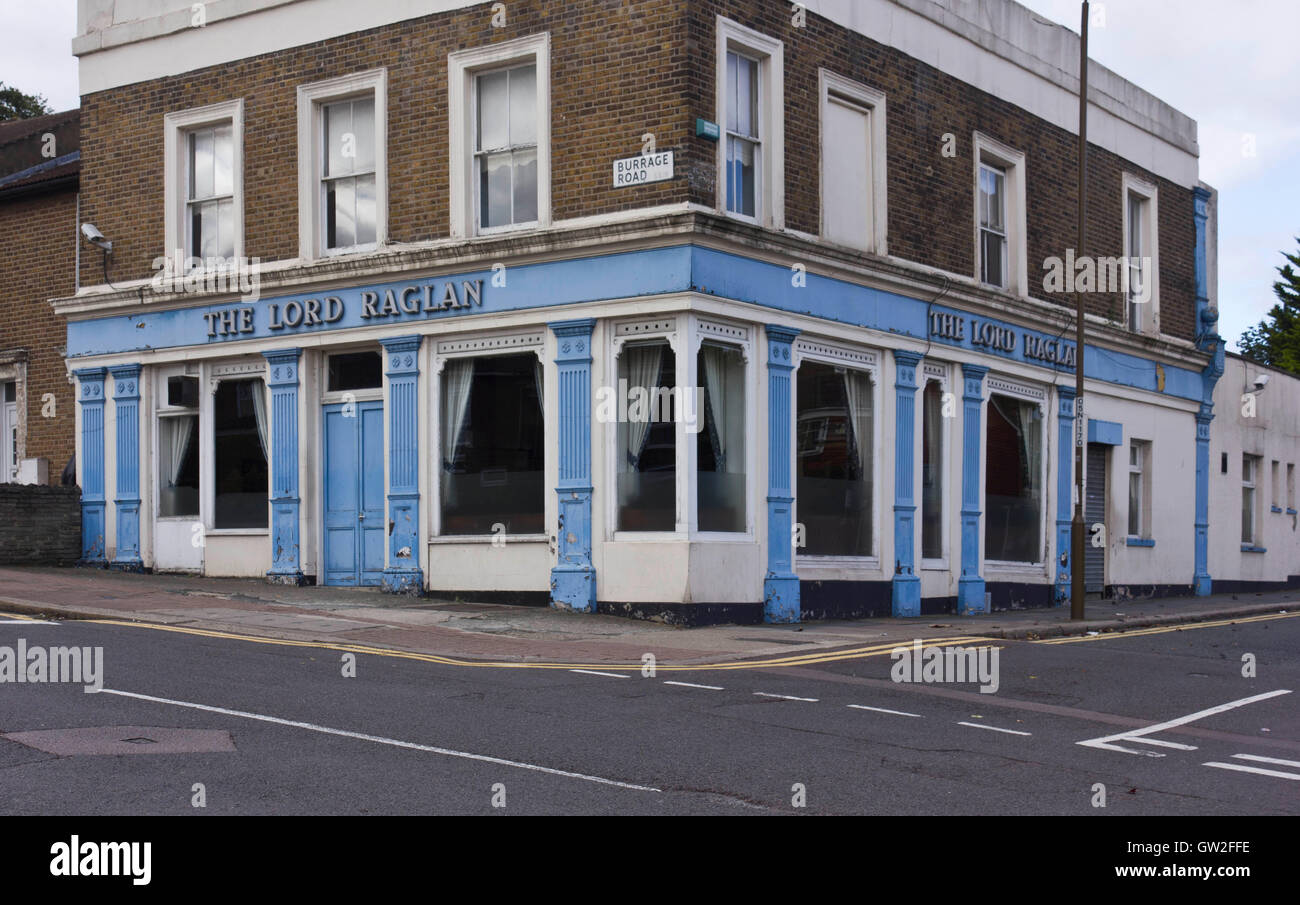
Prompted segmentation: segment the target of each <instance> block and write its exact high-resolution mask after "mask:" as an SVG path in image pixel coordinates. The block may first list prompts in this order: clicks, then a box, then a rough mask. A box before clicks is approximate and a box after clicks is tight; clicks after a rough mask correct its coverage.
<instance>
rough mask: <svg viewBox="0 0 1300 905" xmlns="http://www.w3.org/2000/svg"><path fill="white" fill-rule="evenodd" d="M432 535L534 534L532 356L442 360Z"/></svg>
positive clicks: (537, 414)
mask: <svg viewBox="0 0 1300 905" xmlns="http://www.w3.org/2000/svg"><path fill="white" fill-rule="evenodd" d="M439 384H440V387H439V400H438V403H439V413H440V418H439V446H440V449H439V452H440V459H441V463H442V467H441V469H440V473H439V510H440V511H439V532H438V533H439V534H441V535H444V536H446V535H486V534H499V533H500V530H501V529H499V528H497V527H495V526H497V525H502V526H504V530H505V533H506V534H507V535H512V536H513V535H520V534H541V533H542V532H543V530H544V529H543V521H544V514H545V498H546V497H545V487H544V483H543V476H544V468H545V459H546V452H545V451H546V442H545V422H544V420H543V417H542V399H543V389H542V388H543V371H542V362H541V360H540V359H539V358H538V357H537V353H536V352H533V351H527V352H511V353H497V354H485V355H472V356H464V355H456V356H449V357H448V358H447V359H446V361H445V363H444V364H443V367H442V372H441V375H440V378H439Z"/></svg>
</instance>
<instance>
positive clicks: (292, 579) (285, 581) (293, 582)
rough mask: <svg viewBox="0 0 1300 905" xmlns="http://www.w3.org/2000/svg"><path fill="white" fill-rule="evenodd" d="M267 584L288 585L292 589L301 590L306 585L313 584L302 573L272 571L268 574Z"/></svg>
mask: <svg viewBox="0 0 1300 905" xmlns="http://www.w3.org/2000/svg"><path fill="white" fill-rule="evenodd" d="M266 583H267V584H278V585H286V586H288V587H291V588H301V587H303V586H304V585H308V584H311V583H312V582H309V581H308V580H307V576H306V575H303V574H302V573H301V572H277V571H275V570H274V569H272V570H271V571H270V572H267V573H266Z"/></svg>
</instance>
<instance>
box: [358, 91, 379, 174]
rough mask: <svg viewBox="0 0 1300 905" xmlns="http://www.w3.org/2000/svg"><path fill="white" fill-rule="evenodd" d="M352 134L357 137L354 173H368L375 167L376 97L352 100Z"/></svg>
mask: <svg viewBox="0 0 1300 905" xmlns="http://www.w3.org/2000/svg"><path fill="white" fill-rule="evenodd" d="M352 134H353V135H354V136H355V137H356V149H355V151H356V157H355V158H353V160H352V171H353V172H354V173H368V172H370V171H371V170H373V169H374V168H375V99H374V98H373V97H368V98H358V99H357V100H355V101H353V102H352Z"/></svg>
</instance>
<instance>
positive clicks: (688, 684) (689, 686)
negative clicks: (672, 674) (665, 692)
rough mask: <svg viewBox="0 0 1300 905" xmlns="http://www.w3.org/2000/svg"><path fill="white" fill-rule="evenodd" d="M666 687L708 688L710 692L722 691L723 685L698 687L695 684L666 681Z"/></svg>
mask: <svg viewBox="0 0 1300 905" xmlns="http://www.w3.org/2000/svg"><path fill="white" fill-rule="evenodd" d="M664 684H665V685H680V686H681V687H682V688H707V689H708V690H709V691H722V686H721V685H696V684H695V683H694V682H674V681H672V680H670V679H664Z"/></svg>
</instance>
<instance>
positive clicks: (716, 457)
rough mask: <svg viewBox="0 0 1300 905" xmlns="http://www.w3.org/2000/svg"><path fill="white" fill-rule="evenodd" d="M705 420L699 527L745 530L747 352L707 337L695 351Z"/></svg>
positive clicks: (699, 447) (698, 472)
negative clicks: (745, 353)
mask: <svg viewBox="0 0 1300 905" xmlns="http://www.w3.org/2000/svg"><path fill="white" fill-rule="evenodd" d="M696 374H697V377H698V383H699V385H700V386H701V387H702V388H703V391H704V393H703V395H704V400H703V401H704V411H703V415H704V423H703V425H702V426H701V427H702V429H701V430H700V432H699V433H698V434H697V435H696V438H697V439H696V460H695V478H696V488H697V489H696V503H697V507H698V510H697V511H698V513H699V530H700V531H730V532H743V531H745V530H747V525H746V522H745V496H746V467H745V466H746V455H747V451H746V449H745V411H746V405H745V356H744V352H743V351H742V350H741V349H740V348H738V347H736V346H732V345H727V344H723V343H715V342H712V341H706V342H704V343H702V344H701V345H700V351H699V354H698V355H697V356H696Z"/></svg>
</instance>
